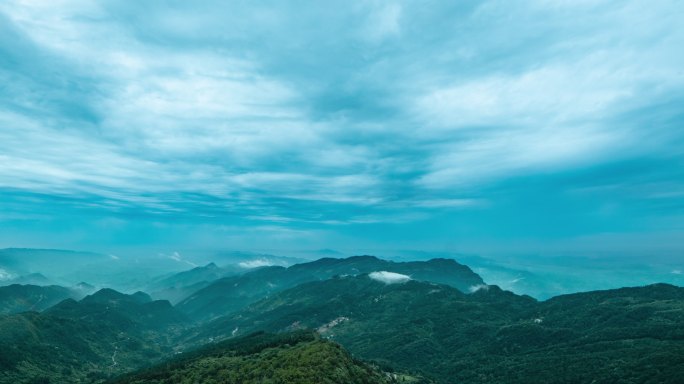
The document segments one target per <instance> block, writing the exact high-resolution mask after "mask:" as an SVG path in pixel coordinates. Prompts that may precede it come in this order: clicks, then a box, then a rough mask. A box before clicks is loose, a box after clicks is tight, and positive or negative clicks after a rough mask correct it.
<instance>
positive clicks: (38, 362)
mask: <svg viewBox="0 0 684 384" xmlns="http://www.w3.org/2000/svg"><path fill="white" fill-rule="evenodd" d="M185 325H186V319H185V317H184V316H183V315H182V314H181V313H179V312H178V311H176V310H175V309H174V308H173V307H172V306H171V304H170V303H169V302H168V301H153V300H151V299H150V297H149V296H148V295H146V294H144V293H136V294H133V295H125V294H122V293H119V292H116V291H114V290H111V289H103V290H100V291H98V292H96V293H94V294H92V295H90V296H87V297H85V298H84V299H82V300H80V301H76V300H73V299H67V300H64V301H62V302H60V303H59V304H57V305H55V306H53V307H51V308H49V309H47V310H45V311H44V312H43V313H36V312H25V313H21V314H15V315H5V316H0V345H3V346H4V347H3V348H0V383H15V382H16V383H34V382H54V383H72V382H100V381H101V380H103V379H105V378H107V377H110V376H112V375H115V374H120V373H123V372H127V371H130V370H131V369H132V368H136V367H140V366H142V365H144V364H148V363H149V362H151V361H155V360H158V359H160V358H162V357H165V356H169V355H171V354H172V353H173V348H174V346H175V344H172V343H171V339H172V338H173V337H174V335H176V334H179V333H180V331H181V330H182V329H183V328H184V327H185Z"/></svg>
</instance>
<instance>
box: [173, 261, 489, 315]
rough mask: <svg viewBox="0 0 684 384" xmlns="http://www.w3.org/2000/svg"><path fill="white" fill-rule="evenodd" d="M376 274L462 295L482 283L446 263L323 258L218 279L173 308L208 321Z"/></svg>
mask: <svg viewBox="0 0 684 384" xmlns="http://www.w3.org/2000/svg"><path fill="white" fill-rule="evenodd" d="M376 271H388V272H394V273H399V274H404V275H408V276H410V277H411V278H413V279H416V280H422V281H431V282H436V283H443V284H448V285H451V286H453V287H455V288H457V289H460V290H462V291H467V290H468V289H470V287H473V286H478V285H480V284H483V283H484V282H483V281H482V279H481V278H480V276H478V275H477V274H476V273H474V272H473V271H472V270H470V268H468V267H467V266H464V265H461V264H459V263H457V262H455V261H454V260H449V259H433V260H429V261H417V262H393V261H387V260H382V259H378V258H377V257H373V256H354V257H349V258H346V259H333V258H323V259H320V260H317V261H313V262H309V263H302V264H295V265H293V266H291V267H288V268H285V267H264V268H260V269H258V270H255V271H253V272H249V273H245V274H243V275H239V276H231V277H226V278H222V279H219V280H217V281H215V282H213V283H212V284H209V285H208V286H207V287H205V288H203V289H201V290H199V291H197V292H195V293H194V294H192V295H190V296H189V297H188V298H186V299H185V300H183V301H181V302H180V303H179V304H178V306H177V307H178V309H180V310H181V311H183V312H185V313H187V314H188V315H189V316H191V317H193V318H195V319H200V320H203V319H210V318H213V317H217V316H220V315H224V314H228V313H231V312H234V311H237V310H240V309H242V308H244V307H245V306H247V305H248V304H250V303H252V302H254V301H256V300H259V299H261V298H264V297H267V296H269V295H272V294H274V293H276V292H279V291H282V290H284V289H287V288H291V287H294V286H296V285H298V284H301V283H305V282H310V281H319V280H325V279H329V278H331V277H333V276H338V275H340V276H341V275H358V274H364V273H370V272H376Z"/></svg>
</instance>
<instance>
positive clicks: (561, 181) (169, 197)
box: [0, 0, 684, 258]
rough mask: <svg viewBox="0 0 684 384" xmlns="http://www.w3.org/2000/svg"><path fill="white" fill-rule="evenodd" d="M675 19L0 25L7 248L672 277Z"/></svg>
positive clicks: (499, 16)
mask: <svg viewBox="0 0 684 384" xmlns="http://www.w3.org/2000/svg"><path fill="white" fill-rule="evenodd" d="M682 19H684V4H682V2H680V1H677V0H673V1H667V0H649V1H601V0H596V1H585V0H573V1H570V0H538V1H509V0H498V1H465V0H463V1H403V2H385V1H358V2H349V1H325V2H302V1H288V2H282V1H278V2H276V1H234V2H224V1H200V2H188V1H172V0H168V1H154V0H151V1H127V2H124V1H118V0H102V1H86V0H82V1H81V0H52V1H40V0H6V1H3V2H1V3H0V247H48V248H67V249H88V250H103V251H106V250H113V249H119V250H120V249H163V250H167V251H170V250H172V249H210V248H211V249H242V250H275V251H278V252H281V253H287V252H290V251H294V250H317V249H335V250H343V251H345V252H375V253H382V252H383V250H389V249H414V250H433V251H450V252H470V253H475V254H506V253H531V254H549V255H551V254H553V255H557V254H568V255H571V254H572V255H574V254H586V255H592V254H599V253H601V254H608V253H610V254H619V255H627V254H629V255H632V256H634V257H640V258H648V257H652V256H653V255H669V256H668V257H684V48H683V47H684V23H682Z"/></svg>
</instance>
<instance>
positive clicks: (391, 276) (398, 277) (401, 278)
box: [368, 271, 411, 284]
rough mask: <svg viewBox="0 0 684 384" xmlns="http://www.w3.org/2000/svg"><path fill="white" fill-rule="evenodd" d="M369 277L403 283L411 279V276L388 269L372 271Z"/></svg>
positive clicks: (387, 281) (380, 280)
mask: <svg viewBox="0 0 684 384" xmlns="http://www.w3.org/2000/svg"><path fill="white" fill-rule="evenodd" d="M368 277H370V278H371V279H373V280H377V281H379V282H382V283H385V284H403V283H405V282H407V281H409V280H411V277H410V276H407V275H402V274H401V273H394V272H387V271H379V272H371V273H369V274H368Z"/></svg>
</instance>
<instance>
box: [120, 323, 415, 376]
mask: <svg viewBox="0 0 684 384" xmlns="http://www.w3.org/2000/svg"><path fill="white" fill-rule="evenodd" d="M398 379H412V378H410V377H399V376H397V375H389V374H385V373H383V372H380V371H379V370H378V369H377V368H373V367H371V366H369V365H367V364H364V363H362V362H360V361H358V360H356V359H354V358H352V357H351V355H350V354H349V353H348V352H346V351H345V350H344V349H343V348H342V347H340V346H339V345H338V344H335V343H332V342H330V341H326V340H323V339H321V338H320V337H318V336H317V335H315V334H314V333H311V332H295V333H286V334H279V335H273V334H265V333H256V334H252V335H248V336H246V337H243V338H240V339H235V340H228V341H225V342H221V343H217V344H211V345H209V346H207V347H204V348H201V349H199V350H197V351H194V352H191V353H189V354H186V355H181V357H178V358H175V359H173V360H170V361H167V362H164V363H162V364H160V365H157V366H155V367H152V368H148V369H145V370H142V371H140V372H136V373H133V374H130V375H126V376H123V377H121V378H119V379H116V380H113V381H112V382H111V383H112V384H123V383H126V384H161V383H181V382H182V383H240V384H251V383H254V384H261V383H298V384H309V383H310V384H319V383H330V384H333V383H348V384H389V383H393V382H398ZM403 382H408V381H403ZM412 382H414V383H417V380H413V381H412Z"/></svg>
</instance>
